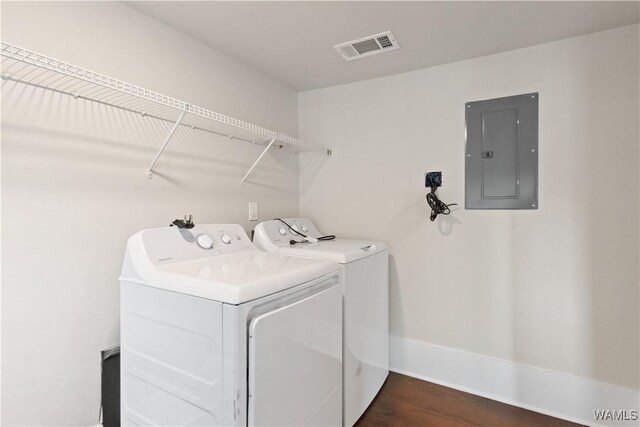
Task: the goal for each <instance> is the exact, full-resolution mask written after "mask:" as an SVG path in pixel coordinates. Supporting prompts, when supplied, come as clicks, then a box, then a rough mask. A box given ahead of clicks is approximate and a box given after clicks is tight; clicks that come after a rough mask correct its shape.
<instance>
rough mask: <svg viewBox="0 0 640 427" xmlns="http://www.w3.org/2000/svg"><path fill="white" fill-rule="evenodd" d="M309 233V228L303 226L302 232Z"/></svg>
mask: <svg viewBox="0 0 640 427" xmlns="http://www.w3.org/2000/svg"><path fill="white" fill-rule="evenodd" d="M307 231H309V229H308V228H307V226H306V225H303V226H302V232H303V233H306V232H307Z"/></svg>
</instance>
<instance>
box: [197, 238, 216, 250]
mask: <svg viewBox="0 0 640 427" xmlns="http://www.w3.org/2000/svg"><path fill="white" fill-rule="evenodd" d="M196 241H197V242H198V246H200V247H201V248H202V249H211V248H212V247H213V239H212V238H211V237H209V236H208V235H207V234H200V235H199V236H198V237H196Z"/></svg>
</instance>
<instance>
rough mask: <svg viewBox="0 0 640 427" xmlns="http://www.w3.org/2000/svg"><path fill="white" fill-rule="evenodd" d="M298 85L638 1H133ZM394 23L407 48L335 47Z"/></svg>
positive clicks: (534, 39) (614, 21)
mask: <svg viewBox="0 0 640 427" xmlns="http://www.w3.org/2000/svg"><path fill="white" fill-rule="evenodd" d="M126 3H127V4H128V5H129V6H131V7H133V8H135V9H137V10H139V11H141V12H143V13H145V14H147V15H149V16H151V17H153V18H156V19H158V20H160V21H162V22H164V23H166V24H168V25H170V26H171V27H173V28H176V29H178V30H180V31H182V32H184V33H186V34H188V35H190V36H192V37H194V38H196V39H198V40H201V41H202V42H204V43H206V44H208V45H209V46H211V47H213V48H215V49H217V50H219V51H221V52H224V53H225V54H227V55H229V56H231V57H233V58H235V59H237V60H239V61H242V62H244V63H246V64H247V65H249V66H251V67H252V68H254V69H256V70H258V71H261V72H263V73H264V74H266V75H268V76H270V77H272V78H274V79H276V80H279V81H281V82H283V83H285V84H286V85H288V86H290V87H292V88H294V89H296V90H298V91H303V90H308V89H314V88H320V87H326V86H332V85H337V84H341V83H347V82H353V81H357V80H364V79H370V78H374V77H380V76H385V75H390V74H396V73H401V72H405V71H410V70H415V69H419V68H424V67H430V66H433V65H438V64H444V63H448V62H453V61H459V60H464V59H469V58H474V57H479V56H484V55H489V54H493V53H497V52H503V51H508V50H512V49H518V48H522V47H526V46H532V45H535V44H540V43H546V42H549V41H553V40H560V39H564V38H568V37H574V36H579V35H582V34H587V33H592V32H596V31H602V30H606V29H610V28H615V27H620V26H624V25H630V24H634V23H637V22H639V16H640V9H639V5H640V3H639V2H637V1H632V2H611V1H603V2H590V1H584V2H583V1H580V2H517V1H514V2H399V1H380V2H364V1H363V2H358V1H354V2H346V1H343V2H322V1H321V2H211V1H209V2H207V1H202V2H191V1H168V2H161V1H150V2H126ZM387 30H391V31H393V32H394V34H395V36H396V38H397V39H398V42H399V43H400V46H401V48H400V49H398V50H395V51H392V52H389V53H385V54H382V55H374V56H370V57H366V58H362V59H359V60H356V61H350V62H346V61H344V60H343V59H342V58H341V57H340V56H339V55H338V53H337V52H336V51H335V50H334V49H333V46H334V45H336V44H338V43H342V42H346V41H350V40H353V39H358V38H361V37H365V36H368V35H372V34H376V33H380V32H383V31H387Z"/></svg>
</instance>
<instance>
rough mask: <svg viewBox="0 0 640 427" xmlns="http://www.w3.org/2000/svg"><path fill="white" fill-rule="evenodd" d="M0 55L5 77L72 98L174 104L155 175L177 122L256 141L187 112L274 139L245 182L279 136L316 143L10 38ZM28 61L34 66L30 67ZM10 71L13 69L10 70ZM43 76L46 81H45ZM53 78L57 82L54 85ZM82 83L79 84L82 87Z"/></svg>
mask: <svg viewBox="0 0 640 427" xmlns="http://www.w3.org/2000/svg"><path fill="white" fill-rule="evenodd" d="M0 55H2V56H3V57H4V59H3V60H2V64H3V66H4V68H5V69H4V70H3V71H4V72H3V73H2V78H3V79H5V80H12V81H15V82H19V83H23V84H28V85H31V86H35V87H38V88H42V89H46V90H51V91H54V92H58V93H62V94H65V95H69V96H73V97H74V98H81V99H85V100H88V101H92V102H97V103H100V104H102V105H107V106H110V107H113V108H119V109H121V110H125V111H128V112H132V113H138V114H141V115H143V116H149V117H152V118H155V119H158V120H163V121H168V122H174V121H173V120H170V119H167V118H166V117H163V116H161V115H160V113H159V112H158V113H156V110H158V109H160V108H170V109H171V110H178V111H180V116H179V118H178V120H177V121H175V123H174V125H173V127H172V128H171V131H170V132H169V134H168V135H167V137H166V138H165V140H164V142H163V144H162V145H161V147H160V149H159V151H158V153H157V154H156V156H155V158H154V159H153V161H152V162H151V164H150V166H149V167H148V168H147V173H148V176H149V177H151V176H152V174H153V167H154V166H155V164H156V162H157V161H158V159H159V158H160V156H161V155H162V153H163V152H164V150H165V148H166V147H167V145H168V144H169V142H170V140H171V137H172V136H173V135H174V133H175V132H176V130H177V129H178V127H179V126H189V127H191V128H193V129H198V130H202V131H205V132H210V133H213V134H216V135H222V136H226V137H228V138H230V139H237V140H239V141H243V142H250V143H252V144H257V142H256V141H253V140H248V139H245V138H240V137H234V136H233V135H229V134H226V133H222V132H217V131H214V130H211V129H207V128H203V127H197V126H194V125H188V124H184V123H182V120H183V119H184V117H185V115H186V114H187V113H190V114H193V115H194V116H196V117H201V118H204V119H209V120H211V121H212V122H216V123H221V124H223V125H227V126H231V127H235V128H237V129H240V130H242V131H246V132H250V133H254V134H256V135H260V136H263V137H267V138H269V139H270V142H269V144H268V145H267V147H266V148H265V150H264V151H263V152H262V153H261V154H260V156H259V157H258V159H257V160H256V161H255V162H254V164H253V165H252V166H251V168H250V169H249V171H248V172H247V173H246V174H245V175H244V177H243V178H242V182H245V180H246V178H247V176H248V175H249V174H250V173H251V172H252V171H253V169H254V168H255V167H256V166H257V164H258V163H259V162H260V160H261V159H262V158H263V156H264V155H265V154H266V152H267V151H268V150H269V149H270V148H271V147H272V146H273V144H274V143H275V141H276V140H279V141H282V143H283V144H284V145H283V144H280V147H279V148H281V149H283V150H284V151H287V152H291V151H290V150H287V149H286V148H285V147H286V145H291V146H294V147H299V148H300V149H305V148H306V149H308V150H312V151H315V150H314V149H313V148H312V147H309V146H307V145H306V144H304V143H302V141H300V140H298V139H296V138H293V137H290V136H288V135H282V134H278V133H276V132H274V131H271V130H269V129H266V128H263V127H260V126H256V125H253V124H251V123H248V122H244V121H242V120H238V119H234V118H232V117H229V116H225V115H223V114H220V113H216V112H214V111H211V110H207V109H205V108H201V107H197V106H195V105H193V104H189V103H186V102H184V101H180V100H178V99H175V98H172V97H168V96H165V95H162V94H159V93H157V92H153V91H150V90H147V89H144V88H141V87H139V86H135V85H132V84H130V83H126V82H123V81H120V80H117V79H114V78H112V77H108V76H105V75H102V74H98V73H94V72H92V71H89V70H85V69H83V68H80V67H76V66H75V65H71V64H68V63H65V62H62V61H58V60H56V59H54V58H50V57H48V56H45V55H41V54H38V53H35V52H32V51H29V50H26V49H23V48H20V47H18V46H15V45H11V44H9V43H5V42H1V44H0ZM9 59H11V60H14V61H16V62H15V63H13V64H9V66H8V67H7V66H6V63H5V62H6V61H7V60H9ZM15 65H22V67H21V68H19V69H18V70H12V68H13V67H14V66H15ZM30 67H31V69H29V68H30ZM34 67H35V68H34ZM25 70H26V72H25ZM9 71H11V73H10V72H9ZM36 71H39V73H36V75H35V76H32V77H31V78H30V79H29V80H27V79H26V77H27V76H29V75H31V74H33V73H34V72H36ZM23 72H24V73H23ZM21 73H22V74H21ZM47 74H52V75H47ZM42 76H44V78H43V79H40V78H41V77H42ZM51 78H53V81H50V80H51ZM38 79H40V80H38ZM60 81H62V84H59V82H60ZM45 82H47V83H46V84H45ZM54 84H57V85H56V86H54ZM78 85H80V86H79V87H78ZM87 86H88V89H87V91H86V92H84V93H81V92H80V90H81V89H82V90H84V89H85V88H87ZM98 95H100V96H98ZM144 102H146V103H150V104H152V105H155V106H152V107H150V106H149V105H146V106H145V107H147V108H145V109H136V108H134V106H136V107H137V106H140V105H141V103H144ZM326 153H327V155H331V150H327V151H326ZM294 154H295V152H294Z"/></svg>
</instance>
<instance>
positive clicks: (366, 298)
mask: <svg viewBox="0 0 640 427" xmlns="http://www.w3.org/2000/svg"><path fill="white" fill-rule="evenodd" d="M303 236H308V237H309V239H305V238H304V237H303ZM321 236H322V235H321V234H320V232H319V231H318V230H317V228H316V227H315V225H314V224H313V222H311V220H309V219H306V218H287V219H284V220H272V221H265V222H262V223H260V224H258V226H257V227H256V229H255V231H254V236H253V242H254V243H255V244H256V246H257V247H258V248H260V249H262V250H265V251H269V252H275V253H279V254H283V255H292V256H301V257H311V258H318V259H330V260H334V261H337V262H339V263H340V264H341V265H342V266H343V268H344V272H345V276H344V286H345V287H344V289H345V295H344V319H343V322H344V343H343V351H344V353H343V358H344V366H343V396H344V404H343V406H344V408H343V410H344V418H343V422H344V424H345V425H346V426H352V425H353V424H355V422H356V421H357V420H358V418H360V416H361V415H362V414H363V412H364V411H365V410H366V409H367V407H368V406H369V404H370V403H371V401H372V400H373V398H374V397H375V396H376V394H377V393H378V391H379V390H380V387H382V384H383V383H384V381H385V379H386V378H387V375H388V374H389V250H388V248H387V245H386V244H385V243H383V242H376V241H371V240H349V239H333V240H320V241H318V240H316V239H317V238H318V237H321ZM307 240H310V241H307ZM291 241H293V242H295V243H293V244H291Z"/></svg>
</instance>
